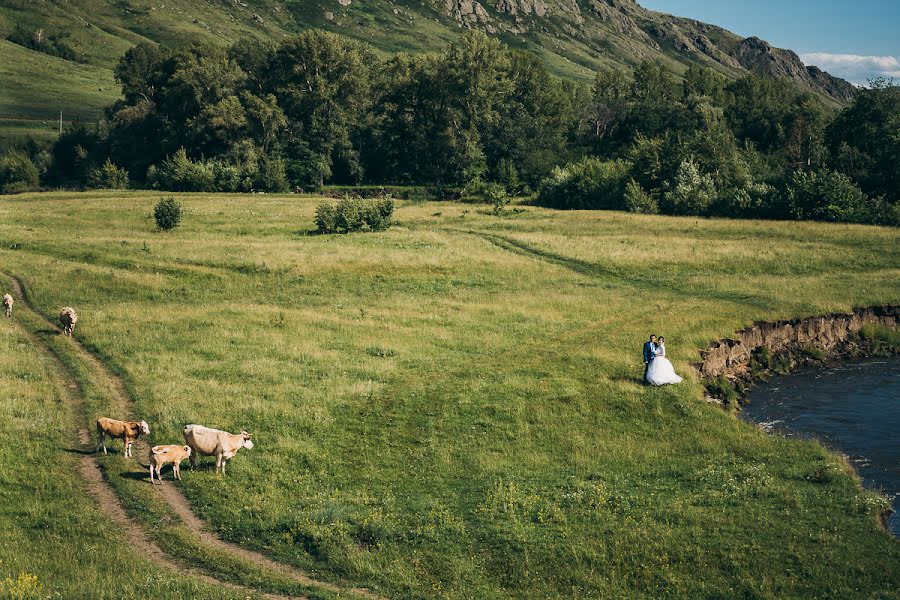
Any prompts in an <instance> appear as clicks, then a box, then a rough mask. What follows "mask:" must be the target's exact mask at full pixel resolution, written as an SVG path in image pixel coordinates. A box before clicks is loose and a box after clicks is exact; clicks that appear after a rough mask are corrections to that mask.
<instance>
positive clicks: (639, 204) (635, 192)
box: [625, 179, 659, 215]
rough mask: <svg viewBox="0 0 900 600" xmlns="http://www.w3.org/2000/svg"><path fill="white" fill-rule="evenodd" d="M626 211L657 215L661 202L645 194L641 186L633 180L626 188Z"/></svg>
mask: <svg viewBox="0 0 900 600" xmlns="http://www.w3.org/2000/svg"><path fill="white" fill-rule="evenodd" d="M625 210H627V211H628V212H634V213H643V214H645V215H655V214H657V213H658V212H659V202H657V201H656V198H654V197H653V196H651V195H650V194H648V193H647V192H645V191H644V188H642V187H641V184H639V183H638V182H637V181H635V180H634V179H632V180H631V181H629V182H628V184H627V185H626V186H625Z"/></svg>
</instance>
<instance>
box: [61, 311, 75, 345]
mask: <svg viewBox="0 0 900 600" xmlns="http://www.w3.org/2000/svg"><path fill="white" fill-rule="evenodd" d="M59 322H60V323H62V326H63V333H64V334H66V335H67V336H69V337H72V334H73V333H75V323H77V322H78V314H77V313H76V312H75V309H74V308H72V307H71V306H67V307H65V308H64V309H62V310H61V311H59Z"/></svg>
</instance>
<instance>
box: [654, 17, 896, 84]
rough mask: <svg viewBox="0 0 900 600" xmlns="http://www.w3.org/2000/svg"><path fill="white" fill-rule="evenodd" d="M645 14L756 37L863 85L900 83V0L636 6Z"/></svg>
mask: <svg viewBox="0 0 900 600" xmlns="http://www.w3.org/2000/svg"><path fill="white" fill-rule="evenodd" d="M638 2H639V3H640V4H641V5H642V6H644V7H645V8H649V9H651V10H657V11H660V12H666V13H671V14H674V15H678V16H681V17H690V18H693V19H697V20H699V21H704V22H707V23H712V24H714V25H719V26H721V27H724V28H725V29H729V30H731V31H733V32H735V33H737V34H739V35H742V36H745V37H747V36H751V35H755V36H757V37H761V38H762V39H764V40H766V41H768V42H769V43H771V44H772V45H773V46H777V47H779V48H788V49H790V50H793V51H795V52H796V53H797V54H799V55H800V58H801V59H802V60H803V62H805V63H806V64H807V65H815V66H817V67H820V68H822V69H824V70H826V71H828V72H829V73H831V74H833V75H837V76H838V77H843V78H844V79H846V80H848V81H850V82H853V83H857V84H863V83H865V82H866V80H867V79H869V78H871V77H877V76H885V77H893V78H895V79H896V80H898V81H900V0H638Z"/></svg>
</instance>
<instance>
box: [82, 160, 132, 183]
mask: <svg viewBox="0 0 900 600" xmlns="http://www.w3.org/2000/svg"><path fill="white" fill-rule="evenodd" d="M87 186H88V187H89V188H94V189H105V190H124V189H125V188H127V187H128V171H126V170H125V169H121V168H119V167H117V166H116V165H115V164H113V162H112V161H111V160H110V159H108V158H107V159H106V162H105V163H103V166H101V167H97V168H94V169H91V172H90V173H88V180H87Z"/></svg>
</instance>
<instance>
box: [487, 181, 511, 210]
mask: <svg viewBox="0 0 900 600" xmlns="http://www.w3.org/2000/svg"><path fill="white" fill-rule="evenodd" d="M487 201H488V202H490V203H491V206H493V207H494V213H495V214H498V215H499V214H500V213H502V212H503V210H504V209H505V208H506V205H507V204H509V201H510V197H509V192H507V191H506V188H505V187H503V186H502V185H500V184H499V183H494V184H492V185H491V186H490V187H489V188H488V190H487Z"/></svg>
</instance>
